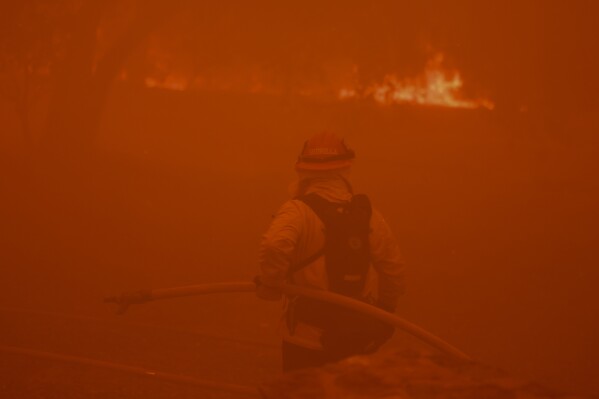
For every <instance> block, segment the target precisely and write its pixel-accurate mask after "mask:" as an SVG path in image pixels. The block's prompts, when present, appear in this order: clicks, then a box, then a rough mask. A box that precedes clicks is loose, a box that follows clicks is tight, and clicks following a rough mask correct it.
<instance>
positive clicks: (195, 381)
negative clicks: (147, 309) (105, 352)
mask: <svg viewBox="0 0 599 399" xmlns="http://www.w3.org/2000/svg"><path fill="white" fill-rule="evenodd" d="M0 352H1V353H7V354H12V355H19V356H27V357H32V358H36V359H43V360H50V361H53V362H60V363H66V364H76V365H80V366H87V367H94V368H100V369H107V370H113V371H117V372H120V373H126V374H133V375H137V376H142V377H146V378H149V379H152V380H159V381H167V382H171V383H177V384H184V385H191V386H194V387H199V388H204V389H209V390H212V391H221V392H227V393H233V394H237V395H242V396H251V397H255V398H256V397H258V393H259V392H258V389H257V388H253V387H249V386H244V385H236V384H226V383H220V382H213V381H207V380H202V379H199V378H195V377H191V376H187V375H180V374H171V373H165V372H162V371H157V370H151V369H146V368H143V367H138V366H130V365H126V364H121V363H114V362H108V361H105V360H97V359H90V358H87V357H80V356H72V355H66V354H62V353H54V352H45V351H38V350H34V349H27V348H20V347H15V346H4V345H0Z"/></svg>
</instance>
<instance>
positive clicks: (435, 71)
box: [337, 53, 495, 110]
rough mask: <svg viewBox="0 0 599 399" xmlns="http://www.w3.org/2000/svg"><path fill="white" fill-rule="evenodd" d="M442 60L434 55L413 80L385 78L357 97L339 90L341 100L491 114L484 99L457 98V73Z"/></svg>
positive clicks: (349, 90) (490, 104)
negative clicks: (467, 110) (416, 105)
mask: <svg viewBox="0 0 599 399" xmlns="http://www.w3.org/2000/svg"><path fill="white" fill-rule="evenodd" d="M443 59H444V56H443V54H442V53H437V54H436V55H435V56H434V57H433V58H432V59H431V60H430V61H429V62H428V63H427V65H426V69H425V70H424V72H423V73H422V74H421V75H419V76H417V77H415V78H405V79H399V78H398V77H397V76H396V75H394V74H388V75H386V76H385V78H384V79H383V81H382V83H375V84H372V85H370V86H368V87H366V89H364V90H363V93H362V94H361V95H360V94H359V92H358V90H357V89H355V88H352V87H344V88H342V89H341V90H339V93H338V96H337V97H338V98H339V99H340V100H347V99H352V98H353V99H356V98H372V99H373V100H374V101H375V102H376V103H378V104H381V105H391V104H420V105H433V106H441V107H450V108H466V109H474V108H486V109H489V110H492V109H493V108H494V107H495V104H494V103H493V102H492V101H490V100H487V99H477V100H465V99H462V98H461V97H460V91H461V89H462V86H463V85H464V82H463V81H462V77H461V75H460V73H459V72H458V71H446V70H445V69H444V68H443Z"/></svg>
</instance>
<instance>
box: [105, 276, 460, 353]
mask: <svg viewBox="0 0 599 399" xmlns="http://www.w3.org/2000/svg"><path fill="white" fill-rule="evenodd" d="M274 287H275V288H278V289H279V290H280V291H281V292H283V293H285V294H287V295H292V296H302V297H306V298H311V299H315V300H317V301H321V302H325V303H329V304H333V305H337V306H340V307H343V308H346V309H349V310H352V311H355V312H357V313H360V314H363V315H367V316H370V317H372V318H374V319H377V320H380V321H382V322H383V323H386V324H389V325H391V326H394V327H395V328H396V329H399V330H402V331H404V332H406V333H408V334H410V335H412V336H414V337H416V338H417V339H419V340H421V341H422V342H425V343H426V344H428V345H430V346H432V347H433V348H436V349H438V350H440V351H441V352H443V353H446V354H448V355H450V356H452V357H455V358H457V359H461V360H471V358H470V357H469V356H468V355H466V354H465V353H464V352H462V351H460V350H459V349H457V348H456V347H454V346H453V345H451V344H449V343H448V342H446V341H444V340H442V339H441V338H439V337H437V336H436V335H434V334H432V333H430V332H428V331H426V330H425V329H423V328H422V327H419V326H417V325H415V324H414V323H411V322H409V321H407V320H405V319H403V318H401V317H399V316H396V315H394V314H392V313H389V312H386V311H384V310H382V309H379V308H377V307H375V306H372V305H369V304H367V303H364V302H361V301H358V300H356V299H353V298H349V297H347V296H344V295H339V294H336V293H333V292H329V291H324V290H315V289H312V288H307V287H300V286H297V285H291V284H278V285H276V286H274ZM255 291H256V286H255V284H254V283H251V282H227V283H214V284H199V285H190V286H184V287H172V288H161V289H154V290H142V291H137V292H134V293H125V294H121V295H118V296H113V297H107V298H105V300H104V301H105V302H108V303H116V304H117V305H118V306H119V308H118V313H119V314H123V313H124V312H125V311H126V310H127V309H128V308H129V306H131V305H136V304H142V303H146V302H151V301H155V300H160V299H169V298H180V297H186V296H197V295H206V294H215V293H234V292H255Z"/></svg>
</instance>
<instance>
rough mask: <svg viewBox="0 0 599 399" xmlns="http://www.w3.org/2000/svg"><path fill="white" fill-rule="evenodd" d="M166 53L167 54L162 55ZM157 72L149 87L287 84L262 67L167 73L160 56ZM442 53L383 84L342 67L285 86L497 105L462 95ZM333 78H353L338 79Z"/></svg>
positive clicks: (311, 92) (387, 99)
mask: <svg viewBox="0 0 599 399" xmlns="http://www.w3.org/2000/svg"><path fill="white" fill-rule="evenodd" d="M162 58H164V57H162ZM158 61H159V62H157V65H156V68H155V69H156V73H155V75H154V76H148V77H146V79H145V81H144V84H145V86H146V87H148V88H160V89H167V90H176V91H185V90H209V91H227V92H240V93H252V94H267V95H280V94H282V93H285V92H286V91H285V89H283V88H281V87H278V86H277V85H276V84H275V83H274V82H273V80H272V79H269V74H268V73H267V72H266V71H265V70H264V69H261V68H260V67H259V66H253V67H250V68H246V69H241V70H240V69H236V70H221V71H219V72H218V73H216V74H215V73H212V74H210V75H192V74H191V73H188V74H185V73H182V72H181V71H180V70H179V71H177V72H173V71H171V72H170V73H168V72H167V71H168V69H169V68H167V67H166V64H164V63H163V62H162V60H161V59H160V58H158ZM443 61H444V55H443V53H437V54H435V55H434V56H433V57H432V58H431V59H430V60H429V61H428V62H427V64H426V67H425V69H424V71H423V72H422V73H421V74H419V75H417V76H415V77H408V78H399V77H398V76H397V75H395V74H387V75H386V76H385V77H384V78H383V80H382V81H381V82H379V83H374V84H371V85H368V86H363V85H361V83H360V77H359V73H358V71H359V69H358V67H357V66H355V65H354V66H352V68H351V72H350V73H349V74H347V73H346V74H343V73H342V72H339V71H338V72H339V73H338V75H339V76H337V77H336V78H334V79H329V82H328V84H324V85H323V84H319V85H316V86H310V85H309V82H304V83H303V84H298V85H297V86H296V87H293V88H291V89H290V91H287V93H289V92H291V94H295V95H297V96H302V97H310V98H315V99H318V98H320V99H329V100H330V99H331V98H332V99H336V100H339V101H347V100H352V99H354V100H359V99H371V100H373V101H374V102H375V103H377V104H379V105H383V106H388V105H392V104H417V105H427V106H439V107H449V108H463V109H475V108H486V109H489V110H492V109H494V107H495V104H494V103H493V102H492V101H490V100H487V99H475V100H472V99H465V98H463V96H462V95H461V91H462V88H463V86H464V82H463V80H462V77H461V75H460V73H459V71H457V70H447V69H445V68H444V65H443ZM333 80H341V81H345V82H348V81H350V82H352V83H350V84H346V85H343V84H339V82H338V83H337V84H334V83H333Z"/></svg>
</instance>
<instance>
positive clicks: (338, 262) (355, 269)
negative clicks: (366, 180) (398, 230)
mask: <svg viewBox="0 0 599 399" xmlns="http://www.w3.org/2000/svg"><path fill="white" fill-rule="evenodd" d="M298 199H299V200H300V201H302V202H304V203H305V204H306V205H308V206H309V207H310V208H311V209H312V210H313V211H314V213H315V214H316V215H317V216H318V217H319V219H320V220H321V221H322V222H323V224H324V226H325V244H324V247H323V248H322V249H321V250H319V251H317V252H316V253H315V254H313V255H311V256H310V257H308V258H306V259H304V260H303V261H301V262H299V263H298V264H296V265H293V266H292V267H291V268H290V269H289V272H288V278H289V280H290V281H291V282H293V275H294V274H295V273H296V272H298V271H300V270H302V269H303V268H304V267H306V266H308V265H309V264H311V263H312V262H314V261H315V260H316V259H318V258H320V257H321V256H323V255H324V258H325V267H326V272H327V277H328V283H329V290H330V291H332V292H335V293H338V294H341V295H345V296H348V297H351V298H355V299H358V300H364V298H362V295H361V294H362V291H363V289H364V285H365V282H366V275H367V273H368V270H369V267H370V245H369V234H370V217H371V215H372V207H371V205H370V200H369V198H368V197H367V196H366V195H364V194H357V195H354V196H353V197H352V199H351V201H350V202H347V203H335V202H329V201H327V200H325V199H324V198H322V197H320V196H318V195H317V194H314V193H312V194H308V195H304V196H302V197H299V198H298ZM287 313H288V319H287V322H288V327H289V331H290V332H291V334H293V331H294V330H295V324H296V322H297V321H302V322H305V323H307V324H311V325H314V326H317V327H320V328H322V329H323V330H326V329H327V328H329V327H331V324H332V323H333V324H334V323H337V322H339V320H337V321H336V317H337V316H338V315H341V314H344V313H345V311H343V310H342V309H339V308H338V307H336V306H334V305H323V304H321V303H317V302H316V301H313V300H310V299H306V298H290V304H289V309H288V312H287ZM337 324H338V323H337Z"/></svg>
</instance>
